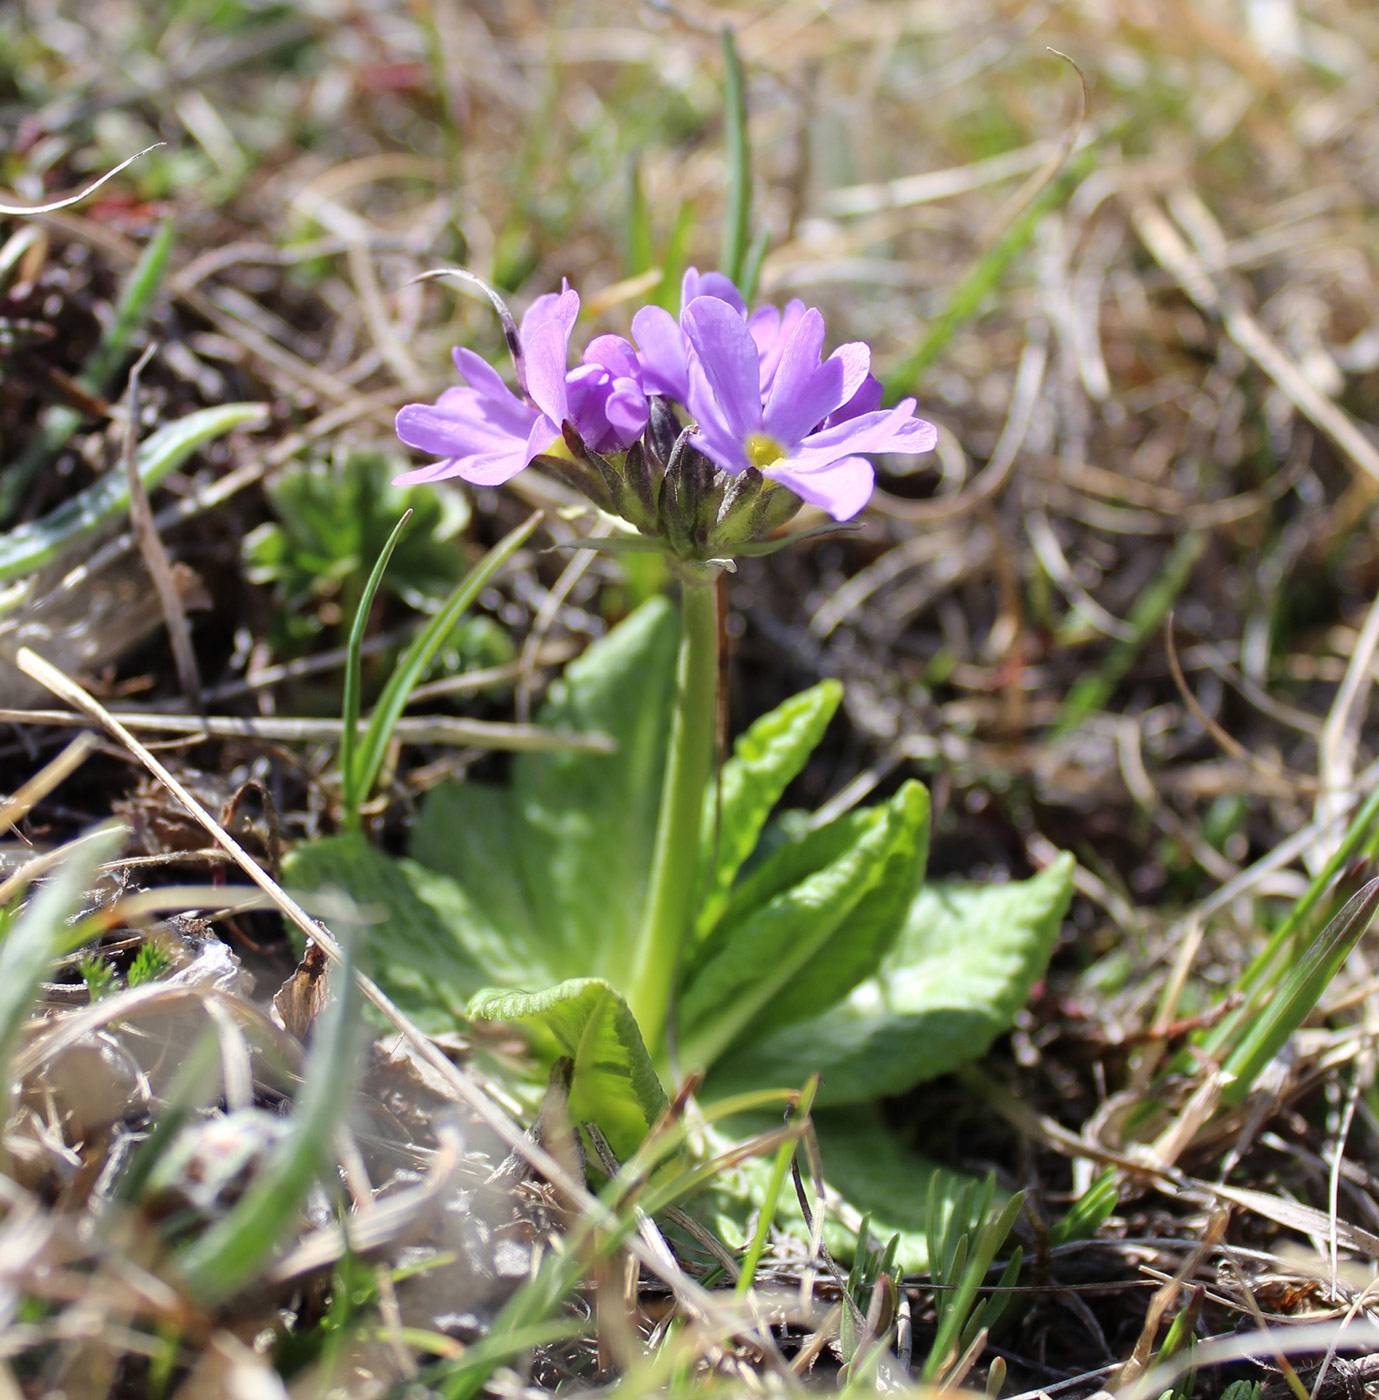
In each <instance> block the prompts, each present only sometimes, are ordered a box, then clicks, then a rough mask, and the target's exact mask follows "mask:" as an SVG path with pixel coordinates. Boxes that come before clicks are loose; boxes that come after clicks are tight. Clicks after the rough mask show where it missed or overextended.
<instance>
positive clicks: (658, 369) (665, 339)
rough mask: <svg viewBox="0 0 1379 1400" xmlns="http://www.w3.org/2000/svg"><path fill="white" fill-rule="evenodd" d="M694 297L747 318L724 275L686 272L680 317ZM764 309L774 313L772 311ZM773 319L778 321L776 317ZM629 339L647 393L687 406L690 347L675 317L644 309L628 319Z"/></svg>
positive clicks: (738, 295) (694, 270)
mask: <svg viewBox="0 0 1379 1400" xmlns="http://www.w3.org/2000/svg"><path fill="white" fill-rule="evenodd" d="M696 297H717V298H718V300H719V301H722V302H726V303H727V304H728V305H729V306H731V307H732V309H733V310H734V311H735V312H736V313H737V314H738V315H739V316H741V317H743V319H744V320H745V319H746V317H747V303H746V302H745V301H743V300H742V293H741V292H739V291H738V289H737V288H736V287H735V286H734V285H733V281H732V278H730V277H728V276H726V275H725V274H724V273H721V272H700V271H699V269H698V268H697V267H688V268H686V269H685V275H684V277H682V278H681V279H680V313H681V315H683V314H684V310H685V308H686V307H687V306H688V305H689V304H690V302H692V301H694V300H695V298H696ZM766 309H767V310H771V311H775V308H774V307H769V308H766ZM776 315H777V317H779V315H780V313H779V312H776ZM632 335H633V338H634V339H635V340H636V342H637V351H638V354H637V358H638V359H639V360H640V361H641V366H642V383H643V384H644V385H645V387H646V390H647V392H648V393H652V394H662V395H664V396H665V397H666V398H668V399H674V400H675V401H676V402H677V403H687V402H688V400H689V361H690V347H689V341H687V340H686V339H685V333H684V331H683V330H681V329H680V325H679V323H678V322H677V321H676V319H675V317H674V316H672V315H671V314H670V312H669V311H667V310H666V309H665V307H663V306H644V307H642V309H641V310H640V311H639V312H637V314H636V315H635V316H634V317H633V318H632Z"/></svg>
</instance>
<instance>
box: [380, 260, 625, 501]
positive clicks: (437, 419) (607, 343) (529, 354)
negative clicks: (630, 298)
mask: <svg viewBox="0 0 1379 1400" xmlns="http://www.w3.org/2000/svg"><path fill="white" fill-rule="evenodd" d="M578 315H579V294H578V293H577V292H573V291H571V290H570V289H569V288H568V287H566V288H565V290H564V291H562V292H558V293H557V292H551V293H548V294H547V295H545V296H540V297H537V299H536V300H535V301H534V302H532V304H531V306H530V307H529V308H528V310H527V313H526V315H525V316H523V317H522V324H521V326H520V327H519V329H518V332H517V342H518V349H517V355H516V357H515V358H516V362H517V365H518V374H519V378H520V379H521V380H522V388H523V390H524V393H525V398H518V396H517V395H516V394H514V393H513V392H512V390H511V389H509V388H508V386H507V385H506V384H504V383H503V380H502V379H501V377H500V376H499V375H498V373H497V371H496V370H494V369H493V367H492V366H491V365H489V364H488V362H487V361H486V360H484V359H482V358H481V357H480V356H478V355H476V354H475V353H474V352H473V351H472V350H464V349H458V350H456V351H455V352H454V356H453V358H454V361H455V368H456V369H457V370H459V372H460V376H461V378H463V379H464V380H466V381H467V382H466V383H465V384H463V385H460V386H458V387H456V388H453V389H447V390H445V392H444V393H442V394H441V396H440V398H438V399H437V400H436V402H435V403H434V404H424V403H409V404H406V405H405V406H404V407H402V408H401V409H399V410H398V415H397V435H398V437H400V438H401V439H402V441H403V442H405V443H406V444H407V446H408V447H415V448H417V449H418V450H420V451H422V452H431V453H434V454H435V455H436V456H438V457H440V458H442V459H443V460H442V461H439V462H433V463H432V464H431V465H429V466H425V467H418V468H417V469H416V470H415V471H409V472H403V473H402V474H401V475H400V476H398V477H395V478H394V480H395V481H396V482H398V483H399V484H401V485H412V484H415V483H420V482H429V481H441V480H444V479H445V478H446V477H451V476H458V477H460V478H461V479H462V480H464V481H468V482H471V483H473V484H474V485H476V486H499V485H501V484H502V483H503V482H505V481H508V480H510V479H511V478H512V477H514V476H516V475H517V473H518V472H520V471H521V470H522V469H523V468H524V467H526V466H528V465H529V464H530V463H531V461H532V460H533V458H536V457H539V456H541V455H542V454H543V453H547V452H552V451H554V452H557V453H561V452H564V451H565V444H564V440H563V434H562V431H561V429H562V425H563V424H564V423H566V422H569V423H570V424H571V425H572V426H573V427H574V429H575V431H576V432H577V433H578V434H579V436H580V439H581V441H583V442H584V443H585V445H586V446H588V447H591V448H593V450H594V451H596V452H621V451H623V450H624V449H625V448H627V447H629V446H630V445H631V444H632V443H633V442H635V441H636V440H637V438H639V437H640V436H641V434H642V432H643V430H644V429H645V428H646V420H647V406H646V395H645V393H644V392H643V391H642V387H641V379H640V370H639V366H638V364H637V360H636V356H635V354H634V352H633V349H632V347H631V346H630V345H629V344H628V343H627V342H626V341H625V340H622V339H621V338H620V337H618V336H612V335H610V336H599V337H598V338H597V339H595V340H594V341H593V342H591V343H590V345H589V348H588V350H587V351H586V352H585V355H584V360H585V363H584V364H583V365H581V366H580V367H579V368H578V369H575V370H571V371H569V372H568V373H567V371H566V366H567V364H568V362H569V357H570V332H571V331H572V330H573V329H574V324H575V318H576V317H577V316H578Z"/></svg>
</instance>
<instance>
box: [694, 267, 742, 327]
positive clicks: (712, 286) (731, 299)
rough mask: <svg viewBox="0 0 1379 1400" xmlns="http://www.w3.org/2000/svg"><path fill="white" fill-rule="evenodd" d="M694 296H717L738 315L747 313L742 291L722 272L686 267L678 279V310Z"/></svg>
mask: <svg viewBox="0 0 1379 1400" xmlns="http://www.w3.org/2000/svg"><path fill="white" fill-rule="evenodd" d="M695 297H717V298H718V300H719V301H726V302H727V303H728V305H729V306H731V307H732V308H733V310H734V311H736V312H737V314H738V315H739V316H745V315H746V314H747V303H746V302H745V301H743V300H742V293H741V292H739V291H738V289H737V287H736V285H735V284H734V282H733V279H732V278H731V277H729V276H728V275H727V274H726V273H724V272H700V271H699V269H698V268H697V267H687V268H686V269H685V275H684V277H682V278H681V279H680V310H681V311H684V309H685V308H686V307H687V306H688V305H689V304H690V302H692V301H693V300H694V299H695Z"/></svg>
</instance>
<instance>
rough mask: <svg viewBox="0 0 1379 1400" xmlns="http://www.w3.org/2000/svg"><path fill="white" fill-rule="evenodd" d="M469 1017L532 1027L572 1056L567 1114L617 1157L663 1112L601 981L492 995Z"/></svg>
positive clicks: (639, 1047) (617, 1002)
mask: <svg viewBox="0 0 1379 1400" xmlns="http://www.w3.org/2000/svg"><path fill="white" fill-rule="evenodd" d="M469 1016H470V1018H471V1019H472V1020H475V1021H514V1022H519V1023H521V1024H523V1025H528V1026H531V1027H533V1028H534V1029H535V1030H537V1031H538V1032H539V1033H541V1034H544V1036H546V1037H549V1039H550V1040H551V1041H553V1042H554V1044H555V1046H557V1047H558V1053H561V1054H565V1055H568V1056H570V1058H571V1059H572V1060H573V1061H574V1063H575V1073H574V1082H573V1084H572V1085H571V1088H570V1112H571V1114H572V1115H573V1116H574V1118H575V1119H576V1120H577V1121H579V1120H583V1119H589V1120H592V1121H593V1122H595V1123H597V1124H598V1125H599V1127H600V1128H601V1129H602V1130H603V1133H604V1136H605V1137H607V1139H608V1142H609V1144H610V1146H611V1147H612V1148H613V1151H614V1152H615V1153H617V1155H618V1156H619V1157H620V1158H626V1157H629V1156H631V1154H632V1153H633V1152H635V1151H636V1149H637V1148H638V1146H639V1145H640V1144H641V1141H642V1139H643V1138H644V1137H645V1136H646V1133H647V1129H648V1128H650V1127H651V1125H652V1124H653V1123H654V1122H655V1121H656V1119H657V1118H658V1117H659V1116H660V1114H661V1112H662V1110H663V1109H664V1108H665V1106H666V1096H665V1093H664V1091H663V1090H662V1088H661V1081H660V1080H659V1079H658V1078H657V1077H656V1070H655V1068H654V1066H653V1065H652V1063H651V1057H650V1056H649V1055H648V1054H647V1052H646V1046H645V1045H644V1044H643V1043H642V1036H641V1032H640V1031H639V1030H638V1029H637V1023H636V1021H635V1020H633V1017H632V1013H631V1011H629V1010H628V1008H627V1003H626V1002H625V1001H624V1000H623V999H622V997H621V996H620V995H619V994H618V993H617V992H616V991H614V990H613V988H612V987H610V986H609V985H608V983H607V982H605V981H603V980H602V978H598V977H578V978H574V979H573V980H571V981H569V982H562V983H560V984H559V986H555V987H550V988H548V989H547V990H546V991H543V992H510V991H503V990H501V989H497V988H494V989H490V990H488V991H484V992H480V993H479V994H478V995H477V996H475V997H474V999H473V1000H472V1001H471V1002H470V1004H469Z"/></svg>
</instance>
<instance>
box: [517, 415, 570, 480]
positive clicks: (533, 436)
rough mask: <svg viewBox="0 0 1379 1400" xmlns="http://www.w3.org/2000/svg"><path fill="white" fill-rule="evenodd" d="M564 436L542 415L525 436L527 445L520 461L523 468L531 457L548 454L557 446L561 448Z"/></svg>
mask: <svg viewBox="0 0 1379 1400" xmlns="http://www.w3.org/2000/svg"><path fill="white" fill-rule="evenodd" d="M564 442H565V438H564V435H563V434H562V433H561V431H560V428H559V427H558V426H557V425H556V424H555V423H552V422H551V420H550V419H549V418H547V417H546V416H545V415H544V414H543V415H542V416H541V417H540V418H538V419H537V420H536V422H535V423H533V424H532V425H531V432H530V433H528V434H527V443H526V446H525V448H523V451H524V453H525V454H526V455H525V456H524V458H523V460H522V465H523V466H524V467H525V466H526V465H527V463H528V462H530V461H531V459H532V458H533V457H539V456H541V454H542V453H543V452H549V451H550V450H551V448H553V447H555V446H556V445H557V444H559V445H561V446H563V445H564Z"/></svg>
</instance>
